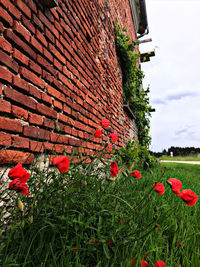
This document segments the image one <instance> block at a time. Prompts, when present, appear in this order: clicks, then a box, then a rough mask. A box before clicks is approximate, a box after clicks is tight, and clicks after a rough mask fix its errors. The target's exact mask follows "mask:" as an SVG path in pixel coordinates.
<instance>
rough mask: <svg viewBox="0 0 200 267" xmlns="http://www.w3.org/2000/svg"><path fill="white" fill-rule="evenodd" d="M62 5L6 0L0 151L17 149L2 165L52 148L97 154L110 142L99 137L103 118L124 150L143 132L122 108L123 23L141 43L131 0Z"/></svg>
mask: <svg viewBox="0 0 200 267" xmlns="http://www.w3.org/2000/svg"><path fill="white" fill-rule="evenodd" d="M58 2H59V5H58V7H56V8H51V9H47V8H44V7H43V6H42V5H41V3H40V1H39V0H0V94H1V98H0V146H1V147H2V148H3V147H5V146H10V145H11V146H10V147H8V148H7V150H4V151H2V152H0V164H7V163H14V162H19V161H20V162H24V161H25V160H26V163H30V162H31V161H32V159H33V158H34V156H35V154H36V153H38V152H44V151H45V152H47V153H48V151H51V149H52V148H54V150H56V151H57V152H58V153H61V152H62V151H63V150H65V151H66V152H67V153H69V154H70V153H71V152H72V151H73V149H74V148H75V147H77V146H79V145H82V146H83V148H84V152H87V153H92V152H93V151H94V150H97V149H99V148H100V146H102V142H103V141H105V140H106V137H105V138H104V140H103V141H102V140H101V139H95V138H94V137H92V135H93V134H94V131H95V129H96V128H97V127H99V125H98V122H99V121H100V120H101V119H104V118H106V119H109V120H110V121H111V128H110V130H109V132H116V131H117V132H118V134H119V137H120V138H119V141H118V143H117V147H120V146H122V145H123V144H124V142H125V140H127V139H129V136H130V131H135V130H136V127H135V124H134V122H133V121H132V122H131V121H130V118H129V117H128V115H127V114H126V113H125V112H124V110H123V100H122V75H121V69H120V66H119V63H118V60H117V56H116V49H115V33H114V28H115V24H116V23H118V24H119V25H120V26H121V27H127V30H128V34H130V35H131V38H132V39H134V40H135V38H136V36H135V31H134V25H133V21H132V16H131V10H130V6H129V1H128V0H95V1H90V0H79V1H75V0H60V1H58ZM72 106H73V107H72ZM70 113H72V114H71V116H70V117H69V115H70ZM56 125H57V126H59V128H60V131H59V132H58V127H56ZM131 125H132V127H131ZM131 128H133V129H132V130H131ZM89 137H90V141H88V142H84V141H85V140H86V139H88V138H89ZM27 157H28V158H27Z"/></svg>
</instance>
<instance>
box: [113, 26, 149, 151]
mask: <svg viewBox="0 0 200 267" xmlns="http://www.w3.org/2000/svg"><path fill="white" fill-rule="evenodd" d="M138 44H139V41H132V42H131V41H130V36H129V35H127V34H126V28H123V29H122V30H120V27H119V26H118V25H117V26H116V50H117V56H118V58H119V62H120V66H121V69H122V84H123V101H124V104H128V105H129V107H130V108H131V110H132V111H133V113H134V115H135V117H136V124H137V127H138V139H139V143H140V145H142V146H145V147H147V148H148V147H149V145H150V143H151V137H150V135H149V130H150V116H151V113H150V110H151V109H152V107H151V106H150V104H149V96H148V94H149V88H147V89H144V88H143V86H142V81H143V78H144V73H143V71H142V70H141V69H140V68H139V64H138V58H139V57H140V55H139V52H138V48H137V47H138Z"/></svg>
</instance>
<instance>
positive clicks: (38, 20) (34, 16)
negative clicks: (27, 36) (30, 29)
mask: <svg viewBox="0 0 200 267" xmlns="http://www.w3.org/2000/svg"><path fill="white" fill-rule="evenodd" d="M32 20H33V22H34V23H35V25H36V27H37V28H39V29H40V30H41V31H44V24H43V23H42V22H41V20H40V19H39V18H38V16H36V15H35V14H33V19H32Z"/></svg>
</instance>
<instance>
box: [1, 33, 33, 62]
mask: <svg viewBox="0 0 200 267" xmlns="http://www.w3.org/2000/svg"><path fill="white" fill-rule="evenodd" d="M5 36H6V38H8V39H9V40H11V41H12V42H13V43H15V44H16V45H17V46H18V47H19V49H20V51H21V50H22V51H24V52H26V53H27V54H28V55H29V56H30V57H31V58H33V59H36V53H35V52H34V51H33V50H32V49H31V48H30V47H29V46H28V45H27V44H26V43H25V42H24V41H23V40H22V39H20V38H19V37H18V36H17V35H16V34H14V32H13V31H11V30H9V29H6V30H5Z"/></svg>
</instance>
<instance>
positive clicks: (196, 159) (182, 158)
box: [161, 154, 200, 161]
mask: <svg viewBox="0 0 200 267" xmlns="http://www.w3.org/2000/svg"><path fill="white" fill-rule="evenodd" d="M161 158H162V160H177V161H200V155H199V154H198V155H196V156H185V157H170V156H165V155H163V156H162V157H161Z"/></svg>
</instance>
